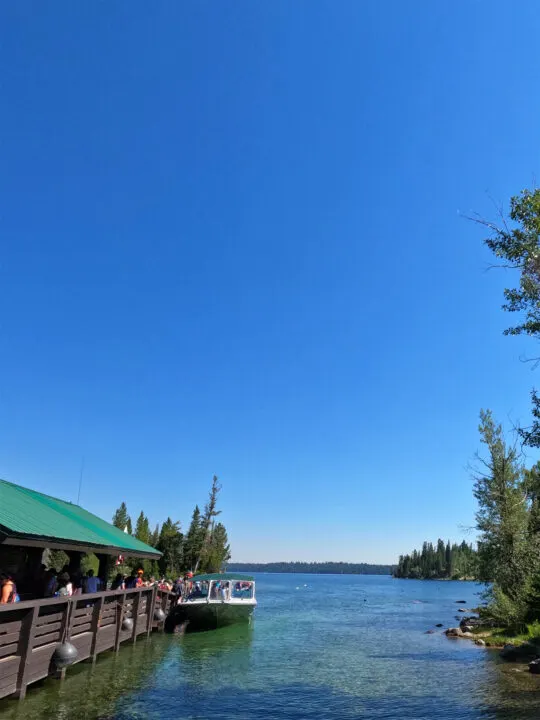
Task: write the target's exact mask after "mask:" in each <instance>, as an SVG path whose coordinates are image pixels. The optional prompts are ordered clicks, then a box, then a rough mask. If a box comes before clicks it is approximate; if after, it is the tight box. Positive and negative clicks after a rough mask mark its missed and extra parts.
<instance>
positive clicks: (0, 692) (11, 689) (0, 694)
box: [0, 682, 17, 700]
mask: <svg viewBox="0 0 540 720" xmlns="http://www.w3.org/2000/svg"><path fill="white" fill-rule="evenodd" d="M16 689H17V683H16V682H15V683H13V684H12V685H8V686H7V687H5V688H2V689H0V700H1V699H2V698H5V697H8V696H9V695H13V694H14V693H15V690H16Z"/></svg>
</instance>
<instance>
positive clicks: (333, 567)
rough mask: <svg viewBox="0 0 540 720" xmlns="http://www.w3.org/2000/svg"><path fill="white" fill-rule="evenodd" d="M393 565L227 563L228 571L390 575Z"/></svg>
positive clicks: (393, 568)
mask: <svg viewBox="0 0 540 720" xmlns="http://www.w3.org/2000/svg"><path fill="white" fill-rule="evenodd" d="M395 567H396V566H395V565H377V564H375V565H372V564H370V563H346V562H311V563H309V562H272V563H229V564H228V565H227V571H228V572H248V573H249V572H267V573H312V574H315V575H392V573H393V572H394V570H395Z"/></svg>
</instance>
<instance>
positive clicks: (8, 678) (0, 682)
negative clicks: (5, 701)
mask: <svg viewBox="0 0 540 720" xmlns="http://www.w3.org/2000/svg"><path fill="white" fill-rule="evenodd" d="M10 685H14V686H15V687H17V670H15V672H14V673H11V675H4V677H0V692H2V690H3V689H4V688H6V687H9V686H10Z"/></svg>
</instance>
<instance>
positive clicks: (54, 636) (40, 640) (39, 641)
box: [32, 630, 62, 650]
mask: <svg viewBox="0 0 540 720" xmlns="http://www.w3.org/2000/svg"><path fill="white" fill-rule="evenodd" d="M61 639H62V637H61V635H60V630H55V631H54V632H52V633H48V634H47V635H40V636H39V637H37V638H34V642H33V645H32V649H33V650H35V649H36V648H39V647H43V645H48V644H49V643H58V642H60V640H61Z"/></svg>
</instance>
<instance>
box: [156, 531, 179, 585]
mask: <svg viewBox="0 0 540 720" xmlns="http://www.w3.org/2000/svg"><path fill="white" fill-rule="evenodd" d="M183 540H184V536H183V535H182V533H181V532H180V523H178V522H173V521H172V520H171V518H170V517H168V518H167V519H166V520H165V522H164V523H163V525H162V526H161V531H160V533H159V540H158V543H157V549H158V550H159V551H160V552H161V553H162V555H161V557H160V559H159V560H158V565H159V571H160V573H161V574H162V575H167V576H168V577H169V578H173V577H175V576H178V575H179V574H180V572H181V571H182V568H183V552H182V550H183Z"/></svg>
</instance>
